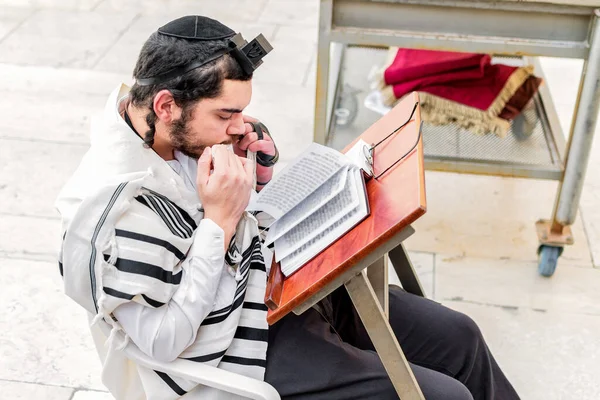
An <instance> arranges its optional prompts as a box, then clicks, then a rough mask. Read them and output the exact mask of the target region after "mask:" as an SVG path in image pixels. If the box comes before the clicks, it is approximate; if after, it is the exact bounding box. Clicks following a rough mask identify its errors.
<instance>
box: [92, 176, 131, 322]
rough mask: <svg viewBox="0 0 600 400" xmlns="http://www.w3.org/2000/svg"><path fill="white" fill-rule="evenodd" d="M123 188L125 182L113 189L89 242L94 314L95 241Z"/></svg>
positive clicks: (96, 308)
mask: <svg viewBox="0 0 600 400" xmlns="http://www.w3.org/2000/svg"><path fill="white" fill-rule="evenodd" d="M125 186H127V182H123V183H121V184H120V185H119V186H118V187H117V189H115V192H114V193H113V194H112V196H111V198H110V200H109V202H108V204H107V205H106V208H105V209H104V211H103V212H102V215H101V216H100V219H99V220H98V223H97V224H96V228H95V229H94V233H93V235H92V239H91V241H90V244H91V246H92V252H91V254H90V265H89V271H90V286H91V289H92V302H93V303H94V309H95V310H96V313H97V312H98V304H97V298H96V268H95V264H96V239H98V234H99V233H100V229H102V225H104V222H105V221H106V217H107V216H108V213H109V212H110V210H111V209H112V208H113V206H114V205H115V202H116V201H117V198H118V197H119V195H120V194H121V192H122V191H123V189H124V188H125Z"/></svg>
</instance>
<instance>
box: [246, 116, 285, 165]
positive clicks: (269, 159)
mask: <svg viewBox="0 0 600 400" xmlns="http://www.w3.org/2000/svg"><path fill="white" fill-rule="evenodd" d="M250 125H252V129H254V132H256V135H257V136H258V140H263V139H264V137H265V135H264V133H263V132H267V133H268V134H269V137H270V138H271V141H272V142H273V146H274V147H275V155H269V154H265V153H263V152H262V151H258V152H257V153H256V162H257V163H258V164H260V165H262V166H263V167H272V166H273V165H275V164H276V163H277V161H279V150H277V146H276V145H275V141H274V140H273V137H272V136H271V132H269V129H267V127H266V125H265V124H263V123H262V122H250Z"/></svg>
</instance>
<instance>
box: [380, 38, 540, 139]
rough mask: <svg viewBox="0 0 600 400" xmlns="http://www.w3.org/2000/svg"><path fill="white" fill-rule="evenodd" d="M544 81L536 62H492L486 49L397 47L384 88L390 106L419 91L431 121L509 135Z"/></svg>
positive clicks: (426, 118) (425, 114)
mask: <svg viewBox="0 0 600 400" xmlns="http://www.w3.org/2000/svg"><path fill="white" fill-rule="evenodd" d="M392 57H393V58H392ZM540 84H541V79H539V78H537V77H535V76H533V67H532V66H525V67H513V66H508V65H502V64H491V57H490V56H489V55H487V54H474V53H457V52H446V51H433V50H417V49H403V48H400V49H398V48H392V49H391V50H390V59H389V61H388V65H386V67H385V70H384V72H383V76H382V79H381V81H380V82H379V87H380V89H382V94H383V99H384V102H385V103H386V105H388V106H391V105H393V104H394V103H396V101H397V100H398V99H401V98H402V97H404V96H405V95H407V94H408V93H410V92H412V91H415V90H416V91H419V99H420V103H421V117H422V118H423V120H424V121H427V122H429V123H432V124H435V125H445V124H449V123H455V124H458V125H459V126H461V127H463V128H465V129H467V130H470V131H472V132H474V133H478V134H485V133H488V132H493V133H495V134H497V135H498V136H500V137H504V136H505V135H506V133H507V132H508V130H509V128H510V122H509V120H511V119H513V118H514V117H515V116H517V115H518V114H519V113H520V112H521V111H522V110H523V108H524V107H525V106H526V104H527V103H528V102H529V100H530V99H531V98H532V97H533V95H534V94H535V93H536V91H537V89H538V87H539V85H540Z"/></svg>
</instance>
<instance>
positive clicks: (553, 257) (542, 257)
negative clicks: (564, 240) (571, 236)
mask: <svg viewBox="0 0 600 400" xmlns="http://www.w3.org/2000/svg"><path fill="white" fill-rule="evenodd" d="M562 252H563V248H562V247H556V246H547V245H544V244H543V245H541V246H540V247H539V249H538V272H539V273H540V275H542V276H548V277H550V276H552V275H553V274H554V271H555V270H556V264H557V263H558V257H560V255H561V254H562Z"/></svg>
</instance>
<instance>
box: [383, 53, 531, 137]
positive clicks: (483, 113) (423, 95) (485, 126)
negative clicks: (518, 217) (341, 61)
mask: <svg viewBox="0 0 600 400" xmlns="http://www.w3.org/2000/svg"><path fill="white" fill-rule="evenodd" d="M397 51H398V48H397V47H396V48H394V49H390V53H388V62H389V63H391V61H393V58H391V57H390V54H395V53H396V52H397ZM390 60H391V61H390ZM389 63H386V68H387V66H389V65H390V64H389ZM383 71H385V69H382V71H381V76H380V77H379V78H378V87H381V85H382V84H383V85H384V87H383V88H382V89H381V94H382V98H383V102H384V103H385V104H386V105H388V106H393V105H395V104H396V103H397V102H398V101H399V99H396V96H395V95H394V89H393V87H392V86H390V85H387V86H386V85H385V82H384V79H383ZM532 74H533V66H532V65H527V66H524V67H519V68H517V69H515V71H514V72H513V73H512V74H511V75H510V77H509V78H508V80H507V81H506V83H505V84H504V87H503V88H502V90H501V91H500V93H498V96H496V98H495V99H494V101H493V102H492V104H490V106H489V107H488V109H487V110H480V109H478V108H475V107H469V106H466V105H464V104H461V103H457V102H455V101H452V100H447V99H444V98H442V97H439V96H435V95H433V94H429V93H427V92H419V98H420V104H421V118H422V119H423V120H424V121H426V122H429V123H431V124H433V125H447V124H451V123H454V124H456V125H459V126H460V127H462V128H464V129H466V130H469V131H471V132H473V133H475V134H478V135H485V134H487V133H494V134H496V135H498V136H499V137H502V138H504V137H505V136H506V135H507V133H508V130H509V129H510V122H509V121H507V120H505V119H502V118H499V117H498V115H499V114H500V113H501V112H502V110H503V109H504V107H505V106H506V103H507V102H508V101H509V100H510V99H511V97H512V96H514V94H515V93H516V92H517V90H519V88H520V87H521V86H522V85H523V84H524V83H525V81H526V80H527V79H528V78H529V77H530V76H531V75H532Z"/></svg>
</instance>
